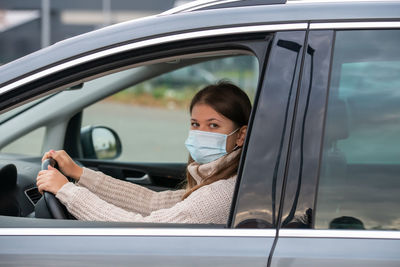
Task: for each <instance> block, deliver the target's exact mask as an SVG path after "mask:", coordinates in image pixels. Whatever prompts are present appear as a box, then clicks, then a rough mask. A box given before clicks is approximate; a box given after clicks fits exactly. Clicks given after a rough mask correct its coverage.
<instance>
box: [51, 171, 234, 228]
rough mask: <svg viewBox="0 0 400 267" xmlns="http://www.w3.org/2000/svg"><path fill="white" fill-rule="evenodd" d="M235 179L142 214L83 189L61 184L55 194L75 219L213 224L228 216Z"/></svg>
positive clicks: (225, 219) (221, 182)
mask: <svg viewBox="0 0 400 267" xmlns="http://www.w3.org/2000/svg"><path fill="white" fill-rule="evenodd" d="M234 185H235V180H234V179H233V178H231V179H228V180H221V181H217V182H215V183H212V184H210V185H207V186H203V187H201V188H199V189H198V190H196V191H195V192H193V193H192V194H191V195H190V196H189V197H187V198H186V199H185V200H183V201H180V202H178V203H176V204H175V205H174V206H173V207H170V208H166V209H159V210H155V211H152V212H151V213H150V214H149V215H147V216H143V215H141V214H139V213H136V212H129V211H126V210H124V209H122V208H119V207H116V206H115V205H113V204H110V203H107V202H106V201H104V200H102V199H101V198H99V197H98V196H96V195H95V194H94V193H93V192H91V191H89V190H88V189H87V188H84V187H80V186H76V185H74V184H72V183H67V184H65V185H64V186H63V187H62V188H61V189H60V190H59V191H58V193H57V195H56V197H57V198H58V199H60V201H61V202H62V203H63V204H64V205H65V206H66V207H67V209H68V211H69V212H71V214H72V215H74V216H75V217H76V218H77V219H79V220H87V221H119V222H153V223H215V224H225V223H226V222H227V219H228V214H229V209H230V205H231V200H232V194H233V189H234Z"/></svg>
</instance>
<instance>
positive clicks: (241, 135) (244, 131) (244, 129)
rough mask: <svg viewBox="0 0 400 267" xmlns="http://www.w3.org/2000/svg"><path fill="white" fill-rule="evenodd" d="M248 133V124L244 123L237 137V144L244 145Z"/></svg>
mask: <svg viewBox="0 0 400 267" xmlns="http://www.w3.org/2000/svg"><path fill="white" fill-rule="evenodd" d="M246 134H247V125H244V126H242V127H241V128H240V130H239V134H238V137H237V139H236V145H237V146H238V147H242V146H243V144H244V139H245V138H246Z"/></svg>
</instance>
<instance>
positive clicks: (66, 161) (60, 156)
mask: <svg viewBox="0 0 400 267" xmlns="http://www.w3.org/2000/svg"><path fill="white" fill-rule="evenodd" d="M48 158H53V159H54V160H55V161H57V164H58V168H59V169H60V170H61V172H62V173H63V174H64V175H66V176H68V177H71V178H72V179H74V180H77V181H78V180H79V178H80V177H81V175H82V172H83V169H82V168H81V167H79V166H78V165H77V164H76V163H75V162H74V161H73V160H72V159H71V157H70V156H69V155H68V154H67V152H65V151H64V150H58V151H55V150H50V151H49V152H46V153H45V154H44V156H43V158H42V162H43V161H44V160H45V159H48Z"/></svg>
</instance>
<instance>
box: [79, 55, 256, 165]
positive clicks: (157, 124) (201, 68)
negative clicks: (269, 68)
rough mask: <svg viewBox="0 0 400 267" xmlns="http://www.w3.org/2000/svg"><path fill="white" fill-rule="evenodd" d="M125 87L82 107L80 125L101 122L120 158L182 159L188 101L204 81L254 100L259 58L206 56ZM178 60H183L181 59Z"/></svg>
mask: <svg viewBox="0 0 400 267" xmlns="http://www.w3.org/2000/svg"><path fill="white" fill-rule="evenodd" d="M175 63H177V62H174V61H171V62H169V63H168V64H170V66H171V71H167V72H164V73H163V74H161V75H158V76H156V77H154V78H151V79H149V80H146V81H144V82H141V83H139V84H136V85H134V86H130V87H128V88H125V89H124V90H122V91H120V92H118V93H116V94H113V95H111V96H109V97H107V98H105V99H103V100H101V101H99V102H97V103H95V104H93V105H91V106H89V107H87V108H86V109H85V110H84V111H83V119H82V126H83V127H87V126H88V125H102V126H106V127H109V128H111V129H112V130H114V131H115V132H116V133H117V135H118V136H119V138H120V139H121V144H122V145H121V146H122V153H121V154H120V155H119V156H118V157H117V158H116V160H118V161H133V162H186V161H187V158H188V152H187V150H186V148H185V146H184V142H185V139H186V138H187V134H188V130H189V126H190V125H189V121H190V120H189V112H188V108H189V104H190V100H191V99H192V97H193V96H194V94H195V93H196V92H197V91H198V90H199V89H201V88H203V87H204V86H206V85H209V84H214V83H217V82H218V81H221V80H225V81H230V82H232V83H234V84H235V85H238V86H239V87H241V88H242V89H243V90H244V91H245V92H246V93H247V94H248V95H249V97H250V99H253V98H254V95H255V91H256V86H257V80H258V61H257V59H256V57H254V56H252V55H235V56H224V57H222V58H221V57H219V58H216V57H215V58H214V59H212V60H204V61H203V62H201V63H197V64H190V65H187V66H184V67H181V68H176V67H174V64H175ZM180 63H181V62H180Z"/></svg>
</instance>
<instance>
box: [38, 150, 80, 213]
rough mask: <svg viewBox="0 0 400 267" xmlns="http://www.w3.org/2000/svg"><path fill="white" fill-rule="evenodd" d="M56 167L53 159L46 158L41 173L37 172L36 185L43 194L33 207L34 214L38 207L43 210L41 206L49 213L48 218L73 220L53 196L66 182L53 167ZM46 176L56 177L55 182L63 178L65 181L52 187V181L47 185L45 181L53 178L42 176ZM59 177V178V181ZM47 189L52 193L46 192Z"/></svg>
mask: <svg viewBox="0 0 400 267" xmlns="http://www.w3.org/2000/svg"><path fill="white" fill-rule="evenodd" d="M56 165H57V162H56V161H55V160H54V159H53V158H47V159H45V160H44V161H43V163H42V171H41V172H39V175H38V182H37V183H38V189H39V191H40V192H43V197H42V199H40V200H39V202H38V203H37V206H36V207H35V212H36V213H38V212H39V211H40V207H41V208H43V206H45V207H44V208H47V210H48V212H49V213H50V216H51V217H52V218H54V219H74V217H73V216H72V215H71V214H70V213H69V212H68V211H67V209H66V207H65V206H64V205H63V204H61V202H60V201H59V200H58V199H57V198H56V197H55V195H54V194H53V193H57V191H58V190H59V188H61V187H62V185H64V184H65V183H67V182H68V180H67V178H65V176H64V175H62V174H61V173H60V172H59V171H58V170H57V169H56V168H55V167H57V166H56ZM49 166H51V167H49ZM44 170H48V171H52V172H53V173H52V174H51V173H50V174H49V173H48V171H47V172H43V171H44ZM46 174H49V175H50V176H54V177H56V178H55V179H56V180H63V179H62V178H64V179H65V180H66V181H65V180H64V181H62V182H61V183H62V185H61V186H60V184H57V181H56V185H55V186H52V185H51V184H52V181H51V182H50V183H49V182H48V181H46V180H47V179H51V178H53V177H50V178H49V177H45V176H44V175H46ZM41 175H42V177H40V176H41ZM57 176H58V177H57ZM60 176H61V179H60ZM47 188H49V189H50V190H51V191H53V193H51V192H48V191H46V189H47ZM57 188H58V189H57ZM43 202H44V204H43ZM38 217H40V216H38Z"/></svg>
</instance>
